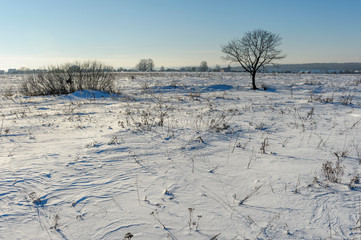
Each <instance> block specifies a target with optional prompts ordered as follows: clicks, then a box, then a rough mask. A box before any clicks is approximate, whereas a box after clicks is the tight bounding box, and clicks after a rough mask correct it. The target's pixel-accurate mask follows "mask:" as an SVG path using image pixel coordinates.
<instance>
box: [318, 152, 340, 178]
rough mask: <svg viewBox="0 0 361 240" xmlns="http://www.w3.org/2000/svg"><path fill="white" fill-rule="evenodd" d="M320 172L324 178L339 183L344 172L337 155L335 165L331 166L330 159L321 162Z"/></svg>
mask: <svg viewBox="0 0 361 240" xmlns="http://www.w3.org/2000/svg"><path fill="white" fill-rule="evenodd" d="M335 155H336V154H335ZM336 157H337V155H336ZM322 173H323V175H324V176H325V178H326V180H328V181H330V182H333V183H341V178H342V176H343V174H344V167H343V165H342V161H341V158H339V157H337V161H336V164H335V166H333V163H332V162H331V161H327V162H326V163H324V164H322Z"/></svg>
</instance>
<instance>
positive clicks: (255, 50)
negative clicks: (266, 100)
mask: <svg viewBox="0 0 361 240" xmlns="http://www.w3.org/2000/svg"><path fill="white" fill-rule="evenodd" d="M281 40H282V39H281V37H280V36H279V35H278V34H274V33H271V32H268V31H265V30H261V29H257V30H254V31H250V32H246V33H245V34H244V36H243V37H242V38H240V39H235V40H232V41H230V42H229V43H227V44H226V45H223V46H222V52H223V53H225V54H226V56H224V57H223V59H225V60H226V61H230V62H238V63H239V64H241V66H242V68H243V69H244V70H246V71H247V72H249V73H250V74H251V76H252V88H253V90H256V89H257V87H256V74H257V72H258V70H259V69H260V68H261V67H264V66H265V65H267V64H274V63H273V61H274V60H279V59H282V58H285V55H283V54H282V51H281V50H280V49H279V48H278V47H279V46H280V45H281Z"/></svg>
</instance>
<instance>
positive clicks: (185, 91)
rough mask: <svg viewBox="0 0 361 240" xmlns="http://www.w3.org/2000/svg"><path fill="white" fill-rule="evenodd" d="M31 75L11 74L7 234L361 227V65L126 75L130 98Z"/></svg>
mask: <svg viewBox="0 0 361 240" xmlns="http://www.w3.org/2000/svg"><path fill="white" fill-rule="evenodd" d="M23 78H24V77H23V76H9V75H3V76H1V77H0V87H1V91H0V239H69V240H75V239H76V240H78V239H130V238H131V239H132V240H138V239H147V240H149V239H214V240H215V239H219V240H221V239H360V238H361V228H360V226H361V222H360V214H361V210H360V204H361V203H360V202H361V200H360V198H361V184H360V183H358V181H353V182H352V181H351V179H354V180H355V179H356V180H358V177H359V174H360V170H361V168H360V161H361V156H360V155H361V77H360V75H321V74H319V75H316V74H312V75H310V74H302V75H297V74H259V75H258V79H257V84H258V85H259V86H261V84H265V85H267V90H263V89H262V90H257V91H253V90H251V89H250V77H249V76H248V75H247V74H244V73H144V74H135V78H134V79H132V78H130V77H129V75H127V74H119V75H118V76H117V86H116V87H117V88H118V89H119V92H120V93H119V94H118V95H115V94H108V93H101V92H96V91H82V92H76V93H73V94H70V95H61V96H41V97H24V96H21V95H20V94H18V93H17V92H16V87H17V86H19V85H20V83H21V81H22V79H23ZM262 146H263V150H264V151H262ZM336 155H337V156H338V157H337V156H336ZM337 158H339V162H340V163H341V167H342V168H343V171H344V174H343V175H342V176H341V174H340V178H339V183H335V182H331V181H329V180H327V179H326V176H325V174H324V171H322V166H323V164H325V163H326V162H327V161H329V162H331V163H332V164H333V165H332V166H333V167H335V165H336V161H337ZM126 234H128V235H126ZM127 236H128V238H127ZM131 236H133V237H131Z"/></svg>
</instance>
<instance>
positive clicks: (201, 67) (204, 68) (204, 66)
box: [199, 61, 208, 72]
mask: <svg viewBox="0 0 361 240" xmlns="http://www.w3.org/2000/svg"><path fill="white" fill-rule="evenodd" d="M199 71H200V72H207V71H208V64H207V61H202V62H201V64H200V65H199Z"/></svg>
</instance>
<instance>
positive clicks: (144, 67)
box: [135, 58, 155, 72]
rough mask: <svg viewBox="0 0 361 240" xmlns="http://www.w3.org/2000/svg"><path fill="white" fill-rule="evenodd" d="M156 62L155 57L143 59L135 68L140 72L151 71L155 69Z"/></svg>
mask: <svg viewBox="0 0 361 240" xmlns="http://www.w3.org/2000/svg"><path fill="white" fill-rule="evenodd" d="M154 66H155V65H154V62H153V59H150V58H149V59H141V60H140V61H139V63H138V64H137V66H135V69H137V70H138V71H140V72H151V71H153V69H154Z"/></svg>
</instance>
